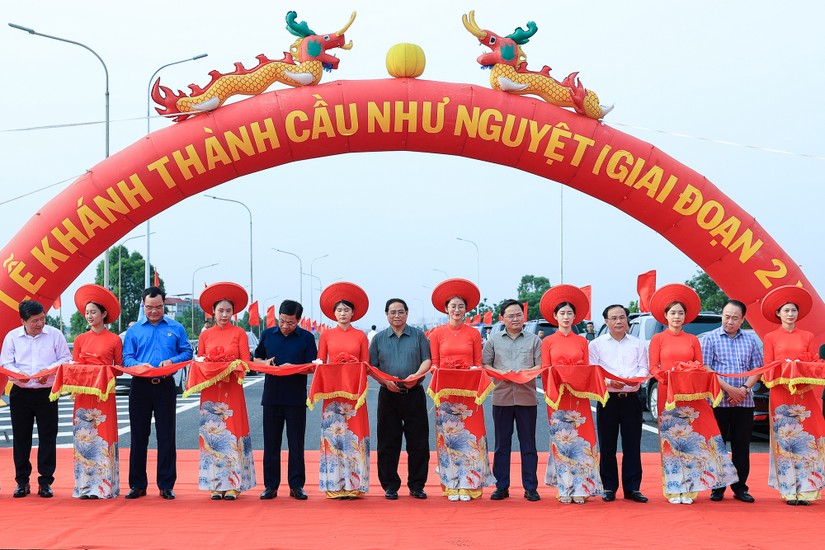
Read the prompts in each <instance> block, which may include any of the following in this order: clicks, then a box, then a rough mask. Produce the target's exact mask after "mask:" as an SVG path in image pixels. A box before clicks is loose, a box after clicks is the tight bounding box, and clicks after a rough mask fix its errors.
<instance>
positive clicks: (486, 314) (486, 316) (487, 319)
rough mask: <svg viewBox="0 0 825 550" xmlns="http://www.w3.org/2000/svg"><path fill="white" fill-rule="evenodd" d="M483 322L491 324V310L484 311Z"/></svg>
mask: <svg viewBox="0 0 825 550" xmlns="http://www.w3.org/2000/svg"><path fill="white" fill-rule="evenodd" d="M484 324H485V325H492V324H493V312H492V310H490V311H486V312H484Z"/></svg>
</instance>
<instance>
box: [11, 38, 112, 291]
mask: <svg viewBox="0 0 825 550" xmlns="http://www.w3.org/2000/svg"><path fill="white" fill-rule="evenodd" d="M9 27H11V28H13V29H17V30H20V31H24V32H27V33H29V34H31V35H34V36H42V37H43V38H51V39H52V40H57V41H58V42H66V43H67V44H74V45H75V46H80V47H81V48H83V49H85V50H88V51H89V52H91V53H92V55H94V56H95V57H96V58H97V60H98V61H100V64H101V65H103V72H104V73H105V74H106V158H109V68H108V67H106V63H104V62H103V59H102V58H101V57H100V56H99V55H98V54H97V52H96V51H94V50H93V49H92V48H90V47H89V46H87V45H86V44H81V43H80V42H76V41H74V40H69V39H67V38H60V37H59V36H52V35H50V34H43V33H40V32H37V31H35V30H34V29H30V28H29V27H24V26H22V25H16V24H14V23H9ZM103 286H104V287H106V288H109V248H108V247H107V248H106V253H105V254H104V256H103Z"/></svg>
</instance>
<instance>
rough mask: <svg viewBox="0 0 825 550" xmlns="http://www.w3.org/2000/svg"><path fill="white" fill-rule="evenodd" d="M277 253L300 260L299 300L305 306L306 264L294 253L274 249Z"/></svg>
mask: <svg viewBox="0 0 825 550" xmlns="http://www.w3.org/2000/svg"><path fill="white" fill-rule="evenodd" d="M272 250H274V251H275V252H280V253H281V254H289V255H290V256H295V257H296V258H298V285H299V286H298V289H299V300H300V302H301V305H303V304H304V262H302V261H301V257H300V256H298V255H297V254H295V253H294V252H287V251H286V250H281V249H280V248H273V249H272Z"/></svg>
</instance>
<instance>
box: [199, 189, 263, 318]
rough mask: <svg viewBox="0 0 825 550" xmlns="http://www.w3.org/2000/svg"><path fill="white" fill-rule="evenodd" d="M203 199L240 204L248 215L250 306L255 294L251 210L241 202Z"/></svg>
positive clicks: (218, 198)
mask: <svg viewBox="0 0 825 550" xmlns="http://www.w3.org/2000/svg"><path fill="white" fill-rule="evenodd" d="M204 197H209V198H210V199H215V200H216V201H225V202H234V203H235V204H240V205H241V206H243V207H244V208H246V212H247V214H249V303H250V304H251V303H252V302H254V301H255V292H254V287H253V286H252V210H250V209H249V207H248V206H247V205H245V204H244V203H242V202H241V201H236V200H234V199H224V198H221V197H216V196H215V195H204Z"/></svg>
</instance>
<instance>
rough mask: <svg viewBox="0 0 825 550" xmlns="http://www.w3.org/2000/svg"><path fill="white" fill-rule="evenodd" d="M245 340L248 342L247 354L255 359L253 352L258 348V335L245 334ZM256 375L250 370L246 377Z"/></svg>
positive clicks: (250, 332)
mask: <svg viewBox="0 0 825 550" xmlns="http://www.w3.org/2000/svg"><path fill="white" fill-rule="evenodd" d="M246 338H247V340H248V341H249V354H250V355H251V356H252V357H253V358H254V357H255V350H256V349H257V348H258V342H259V340H258V335H257V334H255V333H254V332H252V331H247V332H246ZM256 374H258V371H254V370H250V371H249V372H247V373H246V375H247V376H255V375H256Z"/></svg>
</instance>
